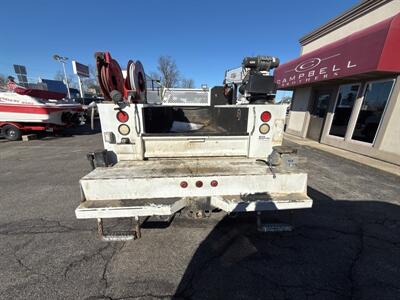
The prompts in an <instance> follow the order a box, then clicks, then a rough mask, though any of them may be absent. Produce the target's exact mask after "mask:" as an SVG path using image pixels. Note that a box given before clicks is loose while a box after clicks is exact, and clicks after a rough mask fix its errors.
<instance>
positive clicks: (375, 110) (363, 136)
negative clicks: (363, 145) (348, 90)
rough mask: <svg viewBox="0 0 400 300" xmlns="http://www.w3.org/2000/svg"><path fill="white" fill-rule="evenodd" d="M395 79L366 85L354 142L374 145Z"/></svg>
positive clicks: (354, 133)
mask: <svg viewBox="0 0 400 300" xmlns="http://www.w3.org/2000/svg"><path fill="white" fill-rule="evenodd" d="M393 84H394V79H390V80H381V81H375V82H370V83H368V84H367V85H366V87H365V91H364V99H363V102H362V105H361V109H360V112H359V114H358V118H357V122H356V126H355V128H354V131H353V137H352V139H353V140H357V141H362V142H367V143H373V141H374V139H375V136H376V133H377V131H378V127H379V124H380V122H381V119H382V116H383V112H384V110H385V107H386V103H387V102H388V100H389V97H390V93H391V91H392V88H393Z"/></svg>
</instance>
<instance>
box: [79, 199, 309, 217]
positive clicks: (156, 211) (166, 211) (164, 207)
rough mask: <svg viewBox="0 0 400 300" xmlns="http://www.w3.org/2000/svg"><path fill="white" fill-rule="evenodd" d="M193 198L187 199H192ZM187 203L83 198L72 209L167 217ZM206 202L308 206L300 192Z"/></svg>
mask: <svg viewBox="0 0 400 300" xmlns="http://www.w3.org/2000/svg"><path fill="white" fill-rule="evenodd" d="M193 200H195V199H193V198H191V199H190V201H192V202H193ZM188 205H189V201H188V200H187V199H185V198H165V199H136V200H108V201H107V200H104V201H96V200H95V201H84V202H82V203H81V204H80V205H79V207H78V208H77V209H76V210H75V214H76V217H77V218H78V219H91V218H97V219H102V218H131V217H144V216H169V215H173V214H174V213H176V212H178V211H179V210H181V209H183V208H184V207H186V206H188ZM210 205H211V206H212V207H214V208H219V209H221V210H223V211H225V212H228V213H230V212H253V211H274V210H285V209H301V208H310V207H311V206H312V199H310V198H309V197H308V196H307V195H306V194H304V193H293V194H257V195H250V196H246V197H242V196H212V197H210Z"/></svg>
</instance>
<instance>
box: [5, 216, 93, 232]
mask: <svg viewBox="0 0 400 300" xmlns="http://www.w3.org/2000/svg"><path fill="white" fill-rule="evenodd" d="M92 231H93V230H89V229H78V228H73V227H69V226H66V225H63V224H61V222H60V221H57V220H46V219H44V218H38V219H27V220H24V221H23V222H10V223H4V224H0V235H5V236H7V235H24V234H46V233H65V232H92Z"/></svg>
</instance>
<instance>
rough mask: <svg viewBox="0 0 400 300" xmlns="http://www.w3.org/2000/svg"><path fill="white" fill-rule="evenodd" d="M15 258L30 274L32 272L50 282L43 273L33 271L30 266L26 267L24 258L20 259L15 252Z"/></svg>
mask: <svg viewBox="0 0 400 300" xmlns="http://www.w3.org/2000/svg"><path fill="white" fill-rule="evenodd" d="M13 256H14V257H15V260H16V261H17V263H18V265H19V266H21V267H22V268H23V269H25V270H27V271H28V272H30V273H32V274H35V275H37V276H40V277H44V278H46V280H50V278H49V277H48V276H47V275H46V274H43V273H40V272H36V271H35V270H34V269H32V268H30V267H29V266H28V265H26V264H25V263H24V262H23V260H22V258H20V257H18V256H17V254H16V253H15V252H13Z"/></svg>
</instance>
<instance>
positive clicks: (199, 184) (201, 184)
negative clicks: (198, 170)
mask: <svg viewBox="0 0 400 300" xmlns="http://www.w3.org/2000/svg"><path fill="white" fill-rule="evenodd" d="M196 186H197V187H198V188H201V187H202V186H203V181H200V180H199V181H196Z"/></svg>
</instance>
